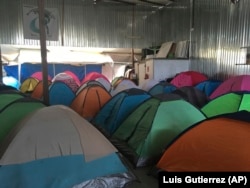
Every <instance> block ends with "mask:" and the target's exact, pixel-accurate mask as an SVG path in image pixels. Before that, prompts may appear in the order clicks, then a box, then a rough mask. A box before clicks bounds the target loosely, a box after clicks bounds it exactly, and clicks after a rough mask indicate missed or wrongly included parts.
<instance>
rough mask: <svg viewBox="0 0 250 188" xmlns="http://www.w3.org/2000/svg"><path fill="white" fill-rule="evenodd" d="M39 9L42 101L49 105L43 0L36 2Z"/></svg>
mask: <svg viewBox="0 0 250 188" xmlns="http://www.w3.org/2000/svg"><path fill="white" fill-rule="evenodd" d="M38 9H39V29H40V47H41V60H42V72H43V101H44V103H45V104H46V105H49V89H48V88H49V87H48V63H47V47H46V32H45V26H44V23H45V19H44V0H38Z"/></svg>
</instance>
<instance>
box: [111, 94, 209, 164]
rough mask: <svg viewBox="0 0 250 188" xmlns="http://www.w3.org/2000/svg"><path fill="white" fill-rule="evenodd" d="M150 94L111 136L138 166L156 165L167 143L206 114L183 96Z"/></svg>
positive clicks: (114, 142) (116, 144)
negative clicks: (178, 97) (159, 96)
mask: <svg viewBox="0 0 250 188" xmlns="http://www.w3.org/2000/svg"><path fill="white" fill-rule="evenodd" d="M169 96H170V98H172V99H169V100H167V97H166V95H165V99H164V100H161V99H159V98H155V97H153V98H150V99H148V100H146V101H145V102H143V103H142V104H141V105H139V106H138V107H137V108H136V109H135V110H134V111H133V112H132V113H131V114H130V115H129V116H128V117H127V118H126V119H125V120H124V121H123V122H122V124H121V125H120V126H119V128H118V129H117V130H116V131H115V132H114V134H113V135H112V137H111V141H112V142H113V144H114V145H115V146H116V147H117V148H118V149H119V150H120V151H121V152H122V153H123V154H124V155H125V156H127V157H128V159H129V160H130V161H131V162H132V163H133V164H134V165H135V166H136V167H140V166H148V165H154V164H155V162H156V161H158V159H159V157H160V156H161V155H162V152H163V151H164V149H165V147H166V146H167V145H168V144H169V143H170V142H172V141H173V140H174V139H175V138H176V137H177V136H178V135H179V134H180V133H181V132H182V131H184V130H185V129H187V128H188V127H190V126H191V125H193V124H195V123H197V122H199V121H201V120H204V119H205V118H206V117H205V115H204V114H203V113H202V112H201V111H200V110H199V109H198V108H196V107H195V106H193V105H192V104H190V103H189V102H187V101H185V100H183V99H177V100H176V99H173V97H172V96H171V94H170V95H169Z"/></svg>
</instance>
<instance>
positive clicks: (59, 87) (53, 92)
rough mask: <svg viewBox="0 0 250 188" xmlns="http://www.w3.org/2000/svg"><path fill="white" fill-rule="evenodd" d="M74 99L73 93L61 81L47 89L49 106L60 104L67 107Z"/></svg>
mask: <svg viewBox="0 0 250 188" xmlns="http://www.w3.org/2000/svg"><path fill="white" fill-rule="evenodd" d="M74 98H75V93H74V92H73V91H72V89H71V88H70V87H69V86H68V85H67V84H66V83H64V82H62V81H55V82H53V83H52V84H51V85H50V87H49V103H50V105H57V104H62V105H65V106H69V105H70V104H71V102H72V101H73V99H74Z"/></svg>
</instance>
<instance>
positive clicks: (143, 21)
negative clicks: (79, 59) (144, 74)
mask: <svg viewBox="0 0 250 188" xmlns="http://www.w3.org/2000/svg"><path fill="white" fill-rule="evenodd" d="M87 2H90V1H82V0H47V1H46V7H49V8H58V10H59V13H60V19H61V20H60V32H59V40H58V41H50V42H48V45H54V46H74V47H104V48H132V47H134V48H145V47H149V46H153V45H159V44H161V43H163V42H165V41H180V40H190V39H191V49H190V59H191V69H192V70H197V71H200V72H203V73H205V74H207V75H208V76H209V77H211V78H214V79H226V78H228V77H229V76H231V75H237V74H248V73H249V68H250V67H249V66H247V65H236V64H241V63H243V64H244V63H245V55H246V52H245V51H246V48H242V47H246V46H250V37H249V36H250V35H249V34H250V33H249V29H250V25H249V24H250V21H249V19H250V11H249V10H250V1H249V0H240V2H239V4H232V3H231V2H230V0H209V1H208V0H176V1H175V3H173V4H172V5H170V6H169V7H165V8H163V9H156V8H153V7H145V6H136V7H135V10H134V17H133V8H132V6H127V5H123V4H119V3H115V4H108V3H102V2H101V1H98V2H100V3H97V5H93V3H87ZM192 2H193V3H194V4H192ZM23 5H36V1H34V0H1V1H0V23H1V27H0V44H20V45H28V44H29V45H30V44H31V45H38V44H39V41H38V40H27V39H24V38H23V26H22V24H23V23H22V7H23ZM192 7H194V12H193V14H192ZM192 16H193V17H192ZM132 25H134V27H133V28H132ZM191 25H192V26H193V29H192V30H191V29H190V26H191ZM132 35H133V36H134V37H135V38H134V39H133V40H132V39H131V38H130V37H131V36H132Z"/></svg>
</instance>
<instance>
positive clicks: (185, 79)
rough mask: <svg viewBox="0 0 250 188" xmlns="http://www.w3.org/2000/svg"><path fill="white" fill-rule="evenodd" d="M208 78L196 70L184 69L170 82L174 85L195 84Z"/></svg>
mask: <svg viewBox="0 0 250 188" xmlns="http://www.w3.org/2000/svg"><path fill="white" fill-rule="evenodd" d="M206 80H208V78H207V76H205V75H204V74H202V73H200V72H196V71H185V72H181V73H179V74H178V75H176V76H175V77H174V78H173V80H172V81H171V82H170V83H171V84H173V85H174V86H176V87H183V86H195V85H196V84H198V83H200V82H203V81H206Z"/></svg>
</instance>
